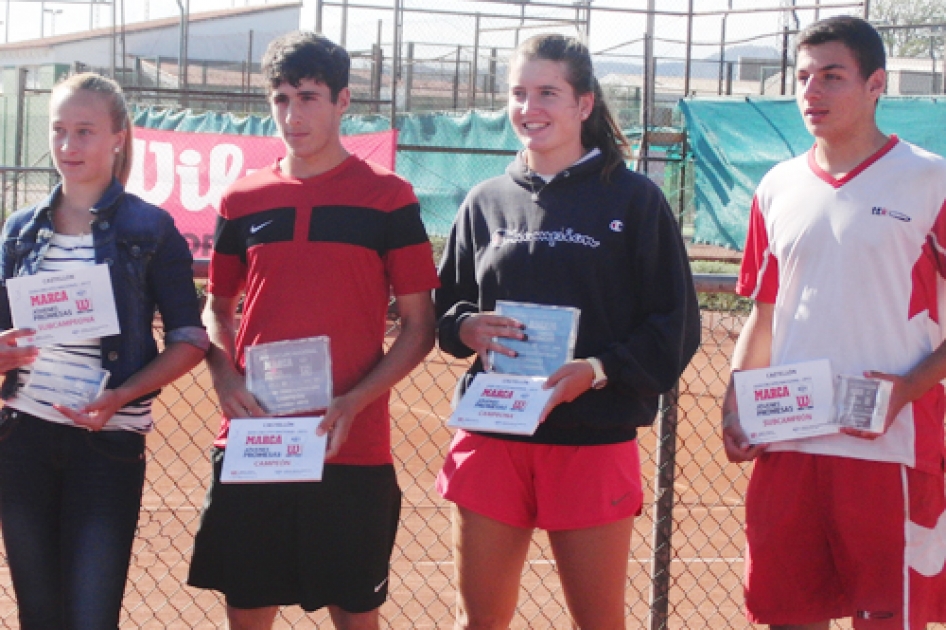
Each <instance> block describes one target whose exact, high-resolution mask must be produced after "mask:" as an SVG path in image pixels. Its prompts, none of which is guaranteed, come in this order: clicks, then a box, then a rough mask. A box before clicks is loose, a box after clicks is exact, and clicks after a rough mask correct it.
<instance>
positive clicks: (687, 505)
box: [0, 312, 747, 628]
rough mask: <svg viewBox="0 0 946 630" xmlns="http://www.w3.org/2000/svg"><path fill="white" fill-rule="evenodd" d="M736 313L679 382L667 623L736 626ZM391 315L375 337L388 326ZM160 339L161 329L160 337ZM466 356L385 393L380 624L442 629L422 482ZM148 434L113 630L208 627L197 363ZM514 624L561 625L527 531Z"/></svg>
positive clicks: (7, 617)
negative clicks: (730, 432) (392, 490)
mask: <svg viewBox="0 0 946 630" xmlns="http://www.w3.org/2000/svg"><path fill="white" fill-rule="evenodd" d="M742 317H743V316H742V314H740V313H737V312H707V313H705V314H704V320H703V335H704V344H703V347H702V349H701V350H700V352H699V354H698V355H697V357H696V358H695V359H694V361H693V363H692V364H691V366H690V367H689V369H688V370H687V372H686V374H685V375H684V377H683V379H682V381H681V387H680V398H679V425H678V426H679V430H678V436H677V442H678V458H677V462H676V470H677V475H676V478H675V480H674V484H673V489H674V492H675V494H676V495H677V497H678V498H677V502H676V506H675V507H674V509H673V525H674V529H675V532H674V538H673V545H672V549H671V553H670V555H669V560H670V566H669V567H668V568H667V567H661V568H660V569H661V570H667V569H669V573H670V592H669V617H668V626H667V627H674V628H690V627H712V628H715V627H733V628H738V627H744V626H746V625H747V624H746V623H745V622H744V620H743V617H742V615H741V612H740V610H741V602H742V594H741V586H740V578H741V570H742V559H741V554H742V530H741V525H742V496H743V490H744V486H745V476H744V473H745V471H744V469H743V468H741V467H738V466H733V465H729V464H726V463H725V462H724V458H723V456H722V449H721V444H720V441H719V439H718V438H717V429H716V427H717V424H718V423H717V419H718V410H717V408H718V400H719V397H720V394H721V393H722V391H723V388H724V387H725V383H724V379H725V374H726V373H727V365H728V357H729V354H730V350H731V345H732V342H733V339H734V338H735V336H736V334H737V333H738V330H739V327H740V326H741V323H742ZM397 331H398V327H397V322H396V321H392V322H391V326H390V331H389V336H388V341H391V340H392V339H393V338H394V337H395V336H396V334H397ZM159 336H160V334H159ZM466 367H467V363H466V362H465V361H458V360H456V359H453V358H452V357H449V356H447V355H444V354H442V353H440V352H439V351H438V350H434V351H432V352H431V353H430V355H429V356H428V357H427V359H426V360H425V361H424V362H423V363H422V364H421V365H420V366H418V367H417V368H416V369H415V370H414V372H413V373H412V374H411V375H410V376H409V377H408V378H407V379H405V380H404V381H403V382H402V383H400V385H399V386H398V387H397V388H396V390H395V391H394V392H393V395H392V399H391V416H392V432H393V436H392V437H393V439H392V444H393V450H394V459H395V465H396V467H397V470H398V478H399V481H400V484H401V487H402V490H403V492H404V504H403V509H402V515H401V527H400V530H399V534H398V538H397V544H396V548H395V552H394V556H393V558H392V574H391V591H390V598H389V601H388V602H387V603H386V604H385V605H384V606H383V607H382V615H383V620H384V621H383V624H384V627H390V628H451V627H452V624H453V607H454V596H455V591H454V582H453V558H452V552H451V520H450V507H449V504H448V503H447V502H445V501H444V500H443V499H442V498H440V496H439V495H438V494H437V493H436V491H435V490H434V479H435V476H436V473H437V471H438V470H439V468H440V465H441V462H442V460H443V454H444V453H445V452H446V450H447V447H448V445H449V443H450V440H451V432H450V430H448V429H447V428H446V427H445V426H444V420H445V419H446V417H447V416H448V415H449V412H450V400H451V397H452V395H453V388H454V385H455V384H456V381H457V378H458V376H459V375H460V374H461V373H462V371H463V370H465V369H466ZM155 417H156V418H157V419H158V420H157V429H156V430H155V432H154V433H153V434H152V435H150V436H149V438H148V451H149V457H148V475H147V484H146V489H145V495H144V499H143V503H142V510H141V517H140V520H139V531H138V536H137V539H136V542H135V547H134V554H133V558H132V563H131V570H130V574H129V580H128V585H127V590H126V596H125V602H124V611H123V615H122V627H123V628H132V627H134V628H219V627H223V626H224V609H223V603H222V601H221V600H220V598H219V597H218V596H217V595H216V594H214V593H210V592H206V591H199V590H196V589H192V588H190V587H187V586H186V585H184V581H185V579H186V574H187V567H188V565H189V561H190V550H191V545H192V543H193V536H194V533H195V531H196V529H197V527H198V524H199V517H200V508H201V505H202V503H203V498H204V493H205V489H206V486H207V482H208V480H209V478H210V465H209V460H208V451H209V448H210V444H211V443H212V441H213V437H214V432H215V431H216V429H217V424H218V420H219V416H218V411H217V407H216V396H215V394H214V393H213V389H212V385H211V383H210V378H209V374H208V373H207V371H206V368H205V367H204V366H203V365H201V366H199V367H198V368H196V369H195V370H194V371H193V372H192V373H190V374H187V375H185V376H184V377H182V378H181V379H179V380H178V381H176V382H175V383H173V384H172V385H170V386H169V387H167V388H166V389H165V391H164V392H163V393H162V395H161V397H160V398H159V400H158V402H157V403H156V406H155ZM655 434H656V430H655V429H644V430H643V431H642V432H641V437H640V444H641V447H642V448H641V451H642V464H643V475H644V479H645V486H646V488H647V489H646V497H645V503H644V506H645V507H644V511H643V514H642V515H641V516H640V517H639V518H638V519H637V523H636V527H635V533H634V538H633V543H632V552H631V556H630V558H629V559H628V561H629V577H628V589H627V618H628V625H629V626H632V627H633V626H643V625H645V624H647V623H648V619H649V609H650V603H649V598H650V590H651V574H652V571H653V570H654V567H653V566H652V558H653V556H654V553H653V548H652V547H653V541H652V536H651V531H652V528H653V518H654V513H653V509H652V505H653V503H654V493H653V490H652V488H651V485H652V484H651V480H653V479H654V477H655ZM0 594H2V595H0V627H3V628H16V627H17V620H16V606H15V599H14V596H13V591H12V587H11V584H10V580H9V572H8V568H7V565H6V558H5V555H3V556H0ZM277 627H279V628H290V627H291V628H303V627H330V622H329V621H328V617H327V615H326V614H324V613H316V614H313V615H305V614H304V613H303V612H302V611H301V610H300V609H298V608H294V607H290V608H286V609H285V610H284V611H283V612H282V614H281V615H280V618H279V620H278V623H277ZM511 627H513V628H571V622H570V621H569V618H568V615H567V612H566V610H565V607H564V598H563V595H562V592H561V587H560V583H559V580H558V577H557V575H556V571H555V564H554V561H553V559H552V554H551V550H550V548H549V545H548V540H547V538H546V537H545V536H544V535H543V534H541V533H540V534H538V535H537V536H536V537H535V541H534V543H533V545H532V549H531V550H530V553H529V559H528V562H527V565H526V567H525V569H524V572H523V575H522V591H521V596H520V605H519V609H518V612H517V615H516V618H515V620H514V622H513V624H512V626H511Z"/></svg>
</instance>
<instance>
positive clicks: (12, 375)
mask: <svg viewBox="0 0 946 630" xmlns="http://www.w3.org/2000/svg"><path fill="white" fill-rule="evenodd" d="M60 190H61V185H60V186H57V187H56V188H55V189H54V190H53V192H52V193H51V194H50V195H49V197H48V198H46V200H44V201H43V202H41V203H39V204H37V205H35V206H33V207H31V208H26V209H25V210H20V211H18V212H16V213H14V214H13V215H12V216H10V218H9V219H7V221H6V223H5V224H4V225H3V232H2V240H3V249H2V251H0V273H2V276H0V329H3V330H7V329H9V328H12V327H13V322H12V319H11V316H10V303H9V300H8V297H7V288H6V280H7V278H13V277H16V276H25V275H31V274H34V273H36V272H37V270H38V268H39V264H40V262H41V261H42V260H43V256H45V255H46V250H47V249H49V241H50V238H51V237H52V235H53V223H52V214H51V211H52V207H53V205H54V202H55V201H56V199H57V198H58V196H59V195H60V194H61V192H60ZM92 213H93V215H94V219H93V220H92V238H93V243H94V244H95V262H96V263H104V264H106V265H108V267H109V273H110V275H111V279H112V291H113V292H114V294H115V306H116V308H117V310H118V324H119V327H120V328H121V334H120V335H112V336H108V337H102V367H103V368H105V369H106V370H108V371H109V372H111V376H110V378H109V381H108V385H107V386H108V388H109V389H114V388H116V387H118V386H119V385H121V384H122V383H124V382H125V381H126V380H127V379H128V378H129V377H130V376H131V375H132V374H134V373H135V372H137V371H138V370H140V369H141V368H143V367H144V366H145V365H147V364H148V363H149V362H150V361H151V360H152V359H154V358H155V357H156V356H157V355H158V348H157V344H156V343H155V340H154V333H153V330H152V325H153V322H154V313H155V308H157V310H158V312H160V313H161V318H162V320H163V323H164V330H165V343H172V342H175V341H184V342H187V343H191V344H193V345H195V346H197V347H198V348H202V349H204V350H206V349H207V345H208V342H207V333H206V331H205V330H204V328H203V326H202V324H201V321H200V307H199V305H198V299H197V293H196V291H195V289H194V275H193V257H192V256H191V253H190V249H189V247H188V246H187V242H186V241H185V240H184V237H182V236H181V234H180V232H178V230H177V228H176V227H175V226H174V221H173V220H172V219H171V216H170V215H169V214H168V213H167V212H165V211H164V210H162V209H161V208H157V207H155V206H153V205H151V204H149V203H147V202H145V201H142V200H141V199H139V198H138V197H136V196H134V195H132V194H129V193H126V192H125V189H124V188H123V187H122V185H121V184H120V183H119V182H118V181H117V180H112V183H111V184H110V185H109V187H108V188H107V189H106V190H105V193H104V194H103V195H102V198H101V199H99V200H98V202H97V203H96V204H95V207H93V208H92ZM16 372H17V371H16V370H11V371H10V372H8V373H7V375H6V378H5V379H4V381H3V386H2V389H0V395H2V397H3V398H4V399H7V398H10V397H11V396H12V395H13V394H14V393H15V392H16V378H17V375H16ZM156 394H157V392H152V393H151V394H148V395H147V396H145V397H143V398H150V397H152V396H154V395H156Z"/></svg>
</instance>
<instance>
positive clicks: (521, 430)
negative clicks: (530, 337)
mask: <svg viewBox="0 0 946 630" xmlns="http://www.w3.org/2000/svg"><path fill="white" fill-rule="evenodd" d="M545 381H546V379H545V378H543V377H537V376H512V375H509V374H494V373H486V372H484V373H480V374H477V375H476V377H475V378H474V379H473V382H472V383H471V384H470V388H469V389H468V390H467V391H466V393H465V394H464V395H463V398H461V399H460V403H459V404H458V405H457V408H456V410H455V411H454V412H453V415H451V416H450V420H449V421H448V422H447V426H448V427H454V428H457V429H470V430H473V431H489V432H492V433H512V434H516V435H532V434H533V433H535V430H536V428H537V427H538V426H539V417H540V416H541V415H542V410H543V409H544V408H545V405H546V403H547V402H548V401H549V398H551V396H552V390H551V389H543V388H542V385H543V384H544V383H545Z"/></svg>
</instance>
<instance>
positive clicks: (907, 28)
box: [869, 0, 946, 57]
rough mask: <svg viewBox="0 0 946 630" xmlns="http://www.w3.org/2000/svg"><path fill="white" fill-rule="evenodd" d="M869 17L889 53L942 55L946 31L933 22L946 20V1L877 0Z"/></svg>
mask: <svg viewBox="0 0 946 630" xmlns="http://www.w3.org/2000/svg"><path fill="white" fill-rule="evenodd" d="M869 17H870V21H871V22H872V23H874V25H875V26H877V27H878V30H879V31H880V34H881V36H882V37H883V39H884V43H885V44H887V54H888V55H889V56H891V57H930V55H931V54H932V55H935V56H937V57H939V56H941V53H942V50H943V34H944V30H943V28H942V27H940V28H936V27H933V28H931V26H930V25H934V24H943V23H946V0H874V1H872V2H871V3H870V16H869ZM892 27H899V28H892ZM931 40H932V41H931Z"/></svg>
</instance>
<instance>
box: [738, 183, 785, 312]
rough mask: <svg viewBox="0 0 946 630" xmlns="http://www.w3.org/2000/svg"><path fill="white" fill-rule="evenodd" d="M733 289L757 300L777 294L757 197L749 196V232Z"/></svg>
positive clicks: (769, 300)
mask: <svg viewBox="0 0 946 630" xmlns="http://www.w3.org/2000/svg"><path fill="white" fill-rule="evenodd" d="M736 293H738V294H739V295H742V296H745V297H748V298H752V299H753V300H756V301H758V302H765V303H768V304H773V303H774V302H775V297H776V296H777V295H778V261H777V260H776V259H775V256H773V255H772V252H771V250H770V249H769V234H768V232H767V231H766V229H765V217H763V216H762V210H760V209H759V200H758V198H757V197H756V198H753V199H752V209H751V210H750V211H749V233H748V234H747V235H746V247H745V249H744V251H743V255H742V266H741V267H740V268H739V280H738V281H737V282H736Z"/></svg>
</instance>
